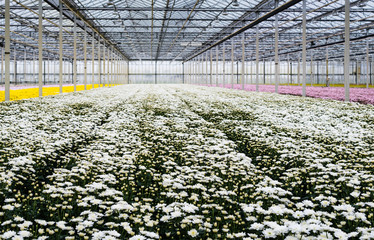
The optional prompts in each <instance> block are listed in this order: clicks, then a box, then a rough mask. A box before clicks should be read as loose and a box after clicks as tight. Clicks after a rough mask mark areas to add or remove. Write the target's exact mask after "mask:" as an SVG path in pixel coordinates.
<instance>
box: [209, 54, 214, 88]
mask: <svg viewBox="0 0 374 240" xmlns="http://www.w3.org/2000/svg"><path fill="white" fill-rule="evenodd" d="M209 70H210V85H212V84H213V50H212V49H211V50H210V69H209Z"/></svg>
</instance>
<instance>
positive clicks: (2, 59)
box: [1, 48, 4, 82]
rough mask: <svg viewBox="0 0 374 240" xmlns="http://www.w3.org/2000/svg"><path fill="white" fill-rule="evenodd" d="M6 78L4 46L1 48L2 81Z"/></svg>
mask: <svg viewBox="0 0 374 240" xmlns="http://www.w3.org/2000/svg"><path fill="white" fill-rule="evenodd" d="M3 80H4V48H1V82H3Z"/></svg>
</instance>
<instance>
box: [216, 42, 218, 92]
mask: <svg viewBox="0 0 374 240" xmlns="http://www.w3.org/2000/svg"><path fill="white" fill-rule="evenodd" d="M216 87H218V46H217V47H216Z"/></svg>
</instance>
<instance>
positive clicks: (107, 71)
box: [106, 46, 111, 87]
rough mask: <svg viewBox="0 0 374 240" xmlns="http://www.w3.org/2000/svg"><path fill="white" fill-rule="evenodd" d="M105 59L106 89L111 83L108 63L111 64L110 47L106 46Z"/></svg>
mask: <svg viewBox="0 0 374 240" xmlns="http://www.w3.org/2000/svg"><path fill="white" fill-rule="evenodd" d="M107 57H108V61H107V69H106V74H107V75H106V77H107V84H108V87H110V82H111V76H110V75H111V74H110V70H111V69H110V62H111V55H110V46H108V49H107Z"/></svg>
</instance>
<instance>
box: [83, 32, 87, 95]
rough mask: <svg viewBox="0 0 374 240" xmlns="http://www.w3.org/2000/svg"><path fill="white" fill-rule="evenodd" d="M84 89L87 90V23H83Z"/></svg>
mask: <svg viewBox="0 0 374 240" xmlns="http://www.w3.org/2000/svg"><path fill="white" fill-rule="evenodd" d="M83 48H84V50H83V51H84V90H87V25H84V44H83Z"/></svg>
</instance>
